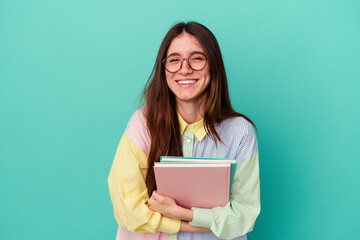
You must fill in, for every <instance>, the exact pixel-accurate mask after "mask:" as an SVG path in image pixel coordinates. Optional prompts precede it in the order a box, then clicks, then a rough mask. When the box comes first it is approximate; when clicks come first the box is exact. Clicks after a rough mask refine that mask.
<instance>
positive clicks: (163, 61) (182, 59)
mask: <svg viewBox="0 0 360 240" xmlns="http://www.w3.org/2000/svg"><path fill="white" fill-rule="evenodd" d="M196 54H201V55H203V56H204V57H205V65H204V67H203V68H201V69H193V68H192V67H191V66H190V62H189V58H190V57H192V56H193V55H196ZM169 57H172V55H169V56H167V57H166V58H164V59H163V60H162V61H161V62H162V64H163V66H164V68H165V70H166V71H168V72H170V73H176V72H178V71H179V70H180V69H181V68H182V64H183V61H184V60H186V62H187V64H188V66H189V68H191V69H192V70H194V71H201V70H203V69H204V68H205V67H206V65H207V59H208V58H207V56H206V55H205V54H203V53H193V54H191V55H190V56H189V57H187V58H186V57H184V58H181V59H180V60H181V63H180V67H179V69H178V70H176V71H175V72H171V71H169V70H168V69H167V68H166V66H165V62H166V59H168V58H169Z"/></svg>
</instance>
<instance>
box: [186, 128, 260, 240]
mask: <svg viewBox="0 0 360 240" xmlns="http://www.w3.org/2000/svg"><path fill="white" fill-rule="evenodd" d="M248 129H249V130H248V132H247V134H246V135H245V136H244V138H243V139H242V141H241V143H240V145H239V148H238V150H237V154H236V158H237V160H238V162H239V163H238V166H237V169H236V173H235V176H234V181H233V186H232V190H231V192H232V194H231V196H230V201H229V203H228V204H227V205H226V206H225V207H218V208H214V209H201V208H192V210H193V220H192V221H191V222H190V224H191V225H192V226H197V227H205V228H210V229H211V230H212V231H213V233H214V234H215V235H216V236H218V237H219V238H224V239H231V238H235V237H238V236H241V235H244V234H246V233H247V232H250V231H251V230H252V228H253V226H254V224H255V220H256V218H257V216H258V215H259V213H260V182H259V155H258V150H257V141H256V135H255V133H254V130H253V128H252V126H251V125H250V127H249V128H248Z"/></svg>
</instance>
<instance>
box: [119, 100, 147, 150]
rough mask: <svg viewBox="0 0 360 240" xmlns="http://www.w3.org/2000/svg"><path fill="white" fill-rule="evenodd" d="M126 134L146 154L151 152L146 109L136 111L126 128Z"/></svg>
mask: <svg viewBox="0 0 360 240" xmlns="http://www.w3.org/2000/svg"><path fill="white" fill-rule="evenodd" d="M125 134H127V135H128V137H129V138H130V139H131V140H132V141H133V142H135V143H136V144H137V145H138V146H139V147H141V148H142V150H144V152H145V153H146V154H149V151H150V134H149V130H148V127H147V122H146V115H145V108H144V107H143V108H141V109H138V110H136V111H135V112H134V113H133V114H132V116H131V118H130V121H129V123H128V125H127V127H126V130H125Z"/></svg>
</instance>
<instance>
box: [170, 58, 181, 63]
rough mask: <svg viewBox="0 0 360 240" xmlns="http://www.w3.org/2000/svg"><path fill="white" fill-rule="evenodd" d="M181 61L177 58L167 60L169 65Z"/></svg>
mask: <svg viewBox="0 0 360 240" xmlns="http://www.w3.org/2000/svg"><path fill="white" fill-rule="evenodd" d="M180 61H181V60H180V58H177V57H171V58H168V59H167V62H169V63H178V62H180Z"/></svg>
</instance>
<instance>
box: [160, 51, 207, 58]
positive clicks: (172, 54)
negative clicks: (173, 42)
mask: <svg viewBox="0 0 360 240" xmlns="http://www.w3.org/2000/svg"><path fill="white" fill-rule="evenodd" d="M196 53H200V54H203V55H205V53H203V52H200V51H192V52H190V55H189V56H191V55H193V54H196ZM170 56H180V53H178V52H173V53H171V54H169V55H168V56H167V57H170Z"/></svg>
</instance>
